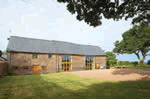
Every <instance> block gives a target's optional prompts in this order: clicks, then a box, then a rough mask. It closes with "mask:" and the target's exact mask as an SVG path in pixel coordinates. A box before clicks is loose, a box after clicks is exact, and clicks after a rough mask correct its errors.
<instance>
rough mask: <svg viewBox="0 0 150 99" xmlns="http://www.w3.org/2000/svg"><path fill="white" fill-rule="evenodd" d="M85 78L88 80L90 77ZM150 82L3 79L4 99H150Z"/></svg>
mask: <svg viewBox="0 0 150 99" xmlns="http://www.w3.org/2000/svg"><path fill="white" fill-rule="evenodd" d="M48 75H49V74H48ZM49 76H51V75H49ZM62 79H64V80H62ZM79 79H81V78H79ZM93 80H94V79H93ZM83 81H85V82H87V83H88V82H90V79H89V80H88V79H85V80H83ZM149 83H150V82H149V81H138V82H101V81H99V80H96V79H95V83H92V84H89V85H87V84H85V83H83V82H82V81H80V80H79V81H78V80H74V79H69V78H61V77H60V78H58V79H55V78H49V77H48V76H47V77H44V76H40V75H30V76H29V75H28V76H21V75H20V76H12V77H2V78H0V84H1V86H0V99H100V98H101V99H149V98H150V95H149V94H150V92H149V90H150V86H149ZM71 88H72V89H71Z"/></svg>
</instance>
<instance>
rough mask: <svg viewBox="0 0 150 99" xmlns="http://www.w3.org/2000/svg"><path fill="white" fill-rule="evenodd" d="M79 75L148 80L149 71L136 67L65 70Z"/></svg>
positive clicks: (104, 78)
mask: <svg viewBox="0 0 150 99" xmlns="http://www.w3.org/2000/svg"><path fill="white" fill-rule="evenodd" d="M66 73H70V74H75V75H78V76H80V77H89V78H96V79H103V80H112V81H137V80H150V71H145V70H136V69H103V70H85V71H75V72H66Z"/></svg>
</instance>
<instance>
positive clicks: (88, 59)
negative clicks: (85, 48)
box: [86, 56, 94, 62]
mask: <svg viewBox="0 0 150 99" xmlns="http://www.w3.org/2000/svg"><path fill="white" fill-rule="evenodd" d="M93 59H94V57H93V56H86V62H93Z"/></svg>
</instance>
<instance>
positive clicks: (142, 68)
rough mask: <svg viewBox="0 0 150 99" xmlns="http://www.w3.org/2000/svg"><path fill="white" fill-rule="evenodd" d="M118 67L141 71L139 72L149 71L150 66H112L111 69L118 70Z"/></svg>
mask: <svg viewBox="0 0 150 99" xmlns="http://www.w3.org/2000/svg"><path fill="white" fill-rule="evenodd" d="M118 67H120V68H121V67H125V68H131V69H141V70H150V66H130V65H129V66H125V65H123V66H112V68H118Z"/></svg>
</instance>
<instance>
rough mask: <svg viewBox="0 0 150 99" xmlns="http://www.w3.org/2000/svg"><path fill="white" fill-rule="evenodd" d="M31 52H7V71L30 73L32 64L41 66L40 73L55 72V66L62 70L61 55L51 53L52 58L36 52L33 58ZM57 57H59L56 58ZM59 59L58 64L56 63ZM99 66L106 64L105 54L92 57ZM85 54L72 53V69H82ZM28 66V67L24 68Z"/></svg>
mask: <svg viewBox="0 0 150 99" xmlns="http://www.w3.org/2000/svg"><path fill="white" fill-rule="evenodd" d="M32 55H33V54H32V53H12V52H11V53H8V63H9V71H10V72H14V74H32V66H34V65H38V66H40V67H41V69H40V73H41V74H42V73H55V72H56V68H57V66H59V71H60V72H61V71H62V65H61V56H62V55H55V54H53V55H52V58H49V57H48V54H37V55H38V58H37V59H33V56H32ZM58 58H59V59H58ZM58 61H59V63H58V64H56V63H57V62H58ZM95 64H99V65H100V66H106V56H96V57H94V63H93V67H94V66H95ZM43 66H47V67H48V69H47V70H43V69H42V67H43ZM84 66H85V56H81V55H72V71H79V70H84V69H83V67H84ZM25 67H28V68H25Z"/></svg>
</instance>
